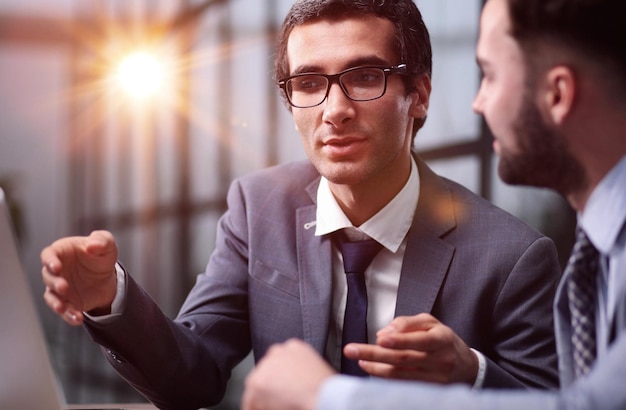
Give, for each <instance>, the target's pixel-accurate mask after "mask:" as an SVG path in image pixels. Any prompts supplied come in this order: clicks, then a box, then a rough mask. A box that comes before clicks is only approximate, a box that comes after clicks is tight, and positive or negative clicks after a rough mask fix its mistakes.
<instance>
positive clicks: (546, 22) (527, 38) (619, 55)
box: [507, 0, 626, 95]
mask: <svg viewBox="0 0 626 410" xmlns="http://www.w3.org/2000/svg"><path fill="white" fill-rule="evenodd" d="M507 1H508V6H509V15H510V18H511V25H512V29H511V35H512V36H513V38H515V39H516V40H517V42H518V43H519V45H520V47H521V49H522V50H523V51H524V54H525V55H526V57H527V58H528V60H532V59H533V56H535V55H536V47H537V45H538V44H542V43H545V42H546V41H547V42H552V43H553V44H555V45H557V46H559V47H564V48H566V49H569V50H571V51H573V52H575V53H577V54H578V55H582V56H584V57H586V59H587V60H588V61H594V62H597V63H598V64H599V65H601V66H603V67H604V68H606V71H605V72H607V74H608V75H610V76H611V77H610V80H612V83H613V84H614V85H615V83H616V82H617V83H618V84H620V85H621V90H622V95H626V46H624V41H626V25H625V24H624V21H623V20H624V18H626V1H625V0H507ZM530 63H531V64H532V61H531V62H530Z"/></svg>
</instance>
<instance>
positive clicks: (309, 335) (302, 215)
mask: <svg viewBox="0 0 626 410" xmlns="http://www.w3.org/2000/svg"><path fill="white" fill-rule="evenodd" d="M318 185H319V178H317V179H316V180H314V181H313V182H312V183H311V184H309V186H308V187H307V189H306V190H307V192H308V193H309V196H311V199H312V202H313V203H312V204H311V205H309V206H304V207H301V208H299V209H297V210H296V240H297V251H298V255H297V257H298V276H299V278H298V279H299V283H300V303H301V307H302V325H303V332H304V340H305V341H306V342H308V343H310V344H311V345H312V346H313V347H314V348H316V349H317V350H318V351H319V352H321V353H323V352H324V349H325V347H326V339H327V337H328V326H329V320H330V309H331V306H332V300H331V298H332V258H331V243H330V240H329V239H328V238H326V237H320V236H315V217H316V215H315V212H316V204H315V201H316V192H317V186H318Z"/></svg>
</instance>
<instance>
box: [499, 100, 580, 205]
mask: <svg viewBox="0 0 626 410" xmlns="http://www.w3.org/2000/svg"><path fill="white" fill-rule="evenodd" d="M513 133H514V136H515V138H517V146H518V152H516V153H513V152H510V151H506V150H505V149H503V150H502V151H501V153H500V161H499V164H498V174H499V175H500V178H501V179H502V180H503V181H504V182H505V183H507V184H511V185H527V186H535V187H541V188H551V189H554V190H555V191H557V192H559V193H561V194H562V195H564V196H568V195H569V194H571V193H573V192H576V191H579V190H581V189H583V188H584V186H585V185H586V180H585V174H584V172H583V168H582V166H581V165H580V163H579V162H578V161H577V160H576V159H575V158H574V157H573V156H572V155H571V154H570V152H569V149H568V147H567V144H566V140H565V139H564V138H563V136H562V135H560V134H559V133H558V132H557V131H555V130H553V129H550V128H549V127H548V125H547V124H546V123H545V122H544V121H543V119H542V118H541V114H540V112H539V110H538V108H537V106H536V105H535V103H534V102H533V101H532V99H531V98H530V97H529V96H528V94H526V95H525V96H524V99H523V102H522V106H521V108H520V112H519V114H518V116H517V118H516V120H515V121H514V123H513Z"/></svg>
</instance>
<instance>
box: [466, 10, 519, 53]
mask: <svg viewBox="0 0 626 410" xmlns="http://www.w3.org/2000/svg"><path fill="white" fill-rule="evenodd" d="M476 54H477V57H478V60H479V61H491V60H493V59H496V58H500V57H502V58H506V59H510V58H515V59H516V60H520V59H521V57H522V56H521V50H520V48H519V45H518V44H517V41H515V39H514V38H513V37H512V36H511V19H510V17H509V12H508V6H507V2H506V0H488V1H487V3H486V4H485V7H484V8H483V11H482V14H481V17H480V34H479V36H478V45H477V52H476Z"/></svg>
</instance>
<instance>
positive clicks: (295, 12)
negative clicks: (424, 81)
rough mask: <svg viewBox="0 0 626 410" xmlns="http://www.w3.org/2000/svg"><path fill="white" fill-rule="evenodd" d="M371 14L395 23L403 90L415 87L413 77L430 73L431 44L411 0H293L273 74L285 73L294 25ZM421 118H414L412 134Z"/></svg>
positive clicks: (422, 123) (281, 35) (279, 38)
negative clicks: (404, 69) (406, 73)
mask: <svg viewBox="0 0 626 410" xmlns="http://www.w3.org/2000/svg"><path fill="white" fill-rule="evenodd" d="M365 14H374V15H376V16H378V17H381V18H384V19H387V20H390V21H391V22H392V23H393V24H394V25H395V27H396V41H395V43H394V44H392V45H391V46H392V47H393V48H394V49H395V50H394V51H395V52H396V54H397V56H398V58H399V61H398V63H405V64H406V65H407V67H408V69H409V72H410V74H411V76H409V77H407V78H406V80H405V85H406V88H407V93H409V92H413V91H415V87H414V85H413V80H414V77H415V76H417V75H423V74H427V75H428V76H429V77H430V76H431V75H432V48H431V44H430V35H429V34H428V29H427V28H426V25H425V24H424V21H423V20H422V14H421V13H420V11H419V9H418V8H417V6H416V5H415V3H413V0H296V2H295V3H294V4H293V6H291V9H290V10H289V12H288V13H287V16H286V17H285V20H284V22H283V25H282V28H281V31H280V34H279V36H278V45H277V49H276V57H275V60H274V70H275V72H274V75H275V78H276V80H278V79H281V78H284V77H287V76H289V73H290V71H289V63H288V59H287V41H288V39H289V35H290V34H291V31H292V30H293V28H294V27H295V26H299V25H302V24H305V23H307V22H309V21H312V20H318V19H337V18H343V17H350V16H360V15H365ZM424 121H425V118H421V119H417V118H416V119H415V123H414V127H413V132H414V134H415V133H416V132H417V130H418V129H420V128H421V127H422V126H423V125H424Z"/></svg>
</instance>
